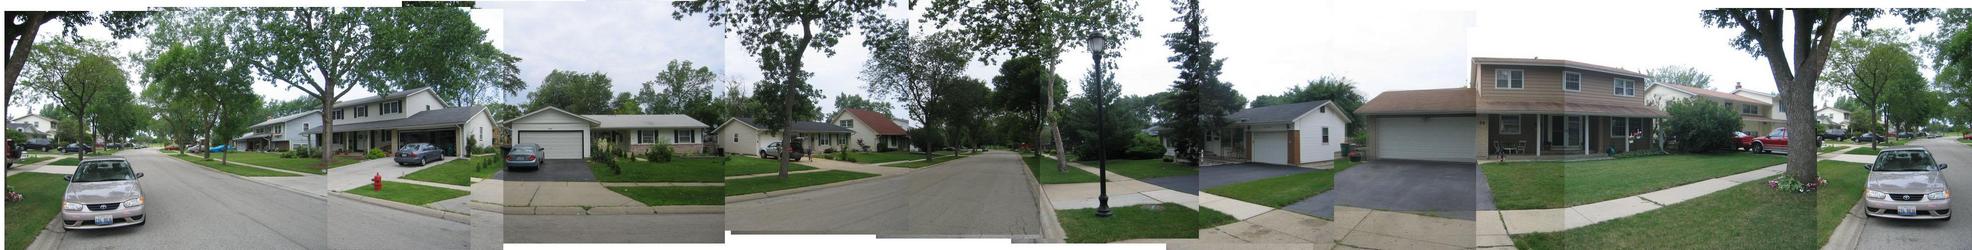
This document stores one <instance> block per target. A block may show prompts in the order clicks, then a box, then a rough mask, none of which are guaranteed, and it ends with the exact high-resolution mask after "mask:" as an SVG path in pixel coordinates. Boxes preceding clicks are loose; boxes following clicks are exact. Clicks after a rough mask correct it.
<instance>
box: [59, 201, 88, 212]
mask: <svg viewBox="0 0 1972 250" xmlns="http://www.w3.org/2000/svg"><path fill="white" fill-rule="evenodd" d="M82 208H83V206H82V203H74V202H62V210H67V211H82Z"/></svg>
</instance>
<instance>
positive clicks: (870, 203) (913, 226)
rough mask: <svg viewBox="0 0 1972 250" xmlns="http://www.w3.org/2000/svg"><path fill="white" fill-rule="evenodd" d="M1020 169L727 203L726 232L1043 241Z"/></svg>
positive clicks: (1001, 156) (952, 165) (1001, 160)
mask: <svg viewBox="0 0 1972 250" xmlns="http://www.w3.org/2000/svg"><path fill="white" fill-rule="evenodd" d="M1022 168H1023V166H1022V165H1021V164H1020V162H1019V159H1018V158H1017V157H1016V156H1014V155H1013V154H1012V153H1007V152H1000V151H994V152H989V153H984V154H980V155H975V156H972V157H967V158H965V159H960V160H954V161H951V162H947V163H944V164H940V165H937V166H932V167H928V168H925V169H920V170H917V171H913V172H910V173H907V174H903V175H901V176H895V177H888V178H884V179H876V180H871V181H867V182H862V183H856V184H850V185H845V186H838V187H832V188H827V189H821V190H814V191H808V192H803V193H797V194H792V195H786V196H779V197H772V198H765V199H758V200H751V201H743V202H736V203H731V204H727V205H726V212H727V216H726V226H727V228H728V229H729V230H733V232H734V233H811V234H816V233H819V234H877V235H878V236H880V237H993V238H1019V239H1031V238H1038V237H1039V235H1040V234H1041V227H1042V226H1041V222H1040V208H1039V203H1038V202H1039V201H1038V198H1037V197H1036V196H1035V193H1036V192H1038V191H1039V190H1034V188H1033V186H1031V185H1030V184H1029V183H1028V182H1029V181H1031V179H1032V178H1033V177H1032V176H1031V175H1028V174H1027V173H1026V172H1025V171H1023V170H1022ZM873 178H877V177H873ZM508 223H512V220H511V218H509V221H508ZM513 235H514V232H512V231H509V232H507V237H513Z"/></svg>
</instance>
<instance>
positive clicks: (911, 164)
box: [878, 155, 971, 168]
mask: <svg viewBox="0 0 1972 250" xmlns="http://www.w3.org/2000/svg"><path fill="white" fill-rule="evenodd" d="M968 156H971V155H960V156H951V155H945V156H939V157H937V158H931V160H929V161H911V162H900V163H892V164H889V165H878V166H885V167H900V168H923V167H929V166H931V165H938V164H939V163H945V162H948V161H952V160H958V159H959V158H966V157H968Z"/></svg>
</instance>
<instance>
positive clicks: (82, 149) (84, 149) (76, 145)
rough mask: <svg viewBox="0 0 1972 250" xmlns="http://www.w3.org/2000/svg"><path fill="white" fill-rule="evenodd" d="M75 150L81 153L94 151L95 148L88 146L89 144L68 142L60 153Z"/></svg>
mask: <svg viewBox="0 0 1972 250" xmlns="http://www.w3.org/2000/svg"><path fill="white" fill-rule="evenodd" d="M76 152H81V153H89V152H96V148H93V147H89V145H82V144H81V143H69V144H68V146H63V147H62V153H64V154H66V153H76Z"/></svg>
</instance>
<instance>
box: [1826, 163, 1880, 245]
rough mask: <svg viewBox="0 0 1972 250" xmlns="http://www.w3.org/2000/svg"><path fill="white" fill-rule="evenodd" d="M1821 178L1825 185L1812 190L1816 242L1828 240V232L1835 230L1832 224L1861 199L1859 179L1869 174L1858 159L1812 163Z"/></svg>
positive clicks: (1837, 223)
mask: <svg viewBox="0 0 1972 250" xmlns="http://www.w3.org/2000/svg"><path fill="white" fill-rule="evenodd" d="M1815 168H1816V171H1817V172H1818V173H1820V174H1821V178H1822V179H1828V185H1825V186H1822V187H1821V190H1816V191H1815V223H1816V224H1815V230H1817V232H1819V233H1820V234H1817V235H1819V236H1821V237H1820V239H1821V241H1819V242H1820V244H1815V245H1817V246H1819V245H1824V244H1828V236H1829V235H1830V234H1833V233H1835V226H1837V225H1841V224H1842V214H1844V213H1848V212H1849V208H1850V207H1854V206H1855V205H1856V202H1858V201H1861V200H1862V188H1863V183H1864V181H1865V180H1866V179H1868V178H1869V171H1867V170H1863V169H1862V164H1861V163H1851V162H1843V161H1821V162H1818V163H1816V164H1815Z"/></svg>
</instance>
